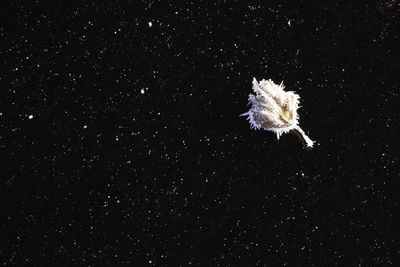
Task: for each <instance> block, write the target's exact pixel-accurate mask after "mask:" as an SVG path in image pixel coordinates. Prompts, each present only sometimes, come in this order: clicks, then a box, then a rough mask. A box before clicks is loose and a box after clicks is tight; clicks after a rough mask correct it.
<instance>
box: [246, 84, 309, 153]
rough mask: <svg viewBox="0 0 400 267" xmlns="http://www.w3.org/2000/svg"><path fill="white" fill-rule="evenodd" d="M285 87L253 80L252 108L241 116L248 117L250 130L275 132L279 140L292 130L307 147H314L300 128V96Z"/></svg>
mask: <svg viewBox="0 0 400 267" xmlns="http://www.w3.org/2000/svg"><path fill="white" fill-rule="evenodd" d="M284 88H285V87H284V86H283V84H282V83H281V84H280V85H277V84H275V83H274V82H273V81H272V80H268V81H266V80H262V81H260V83H258V82H257V80H256V78H253V90H254V93H255V95H253V94H250V95H249V105H251V108H250V110H249V111H248V112H246V113H243V114H241V116H248V117H247V119H248V120H249V122H250V128H253V129H261V128H263V129H264V130H267V131H273V132H275V133H276V135H277V138H278V139H279V137H280V136H281V135H282V134H283V133H287V132H289V131H291V130H294V131H295V132H297V134H298V136H299V137H301V139H302V141H304V142H305V144H306V145H307V147H312V146H313V144H314V141H312V140H311V139H310V138H309V137H308V136H307V135H306V134H305V133H304V131H303V130H302V129H301V128H300V127H299V125H298V124H299V121H298V120H299V115H298V114H297V109H298V108H299V99H300V96H299V95H297V94H295V93H294V92H291V91H289V92H286V91H285V90H284Z"/></svg>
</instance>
